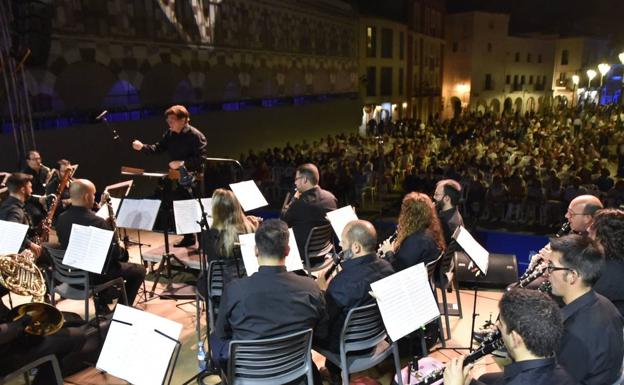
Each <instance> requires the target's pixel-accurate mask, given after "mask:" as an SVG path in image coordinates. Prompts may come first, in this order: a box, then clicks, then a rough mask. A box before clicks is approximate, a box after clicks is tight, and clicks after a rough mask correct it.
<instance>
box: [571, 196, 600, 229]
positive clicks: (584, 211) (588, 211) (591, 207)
mask: <svg viewBox="0 0 624 385" xmlns="http://www.w3.org/2000/svg"><path fill="white" fill-rule="evenodd" d="M600 209H602V202H600V199H598V198H597V197H595V196H593V195H580V196H578V197H576V198H574V199H572V202H570V205H569V206H568V211H567V213H566V215H565V217H566V219H567V220H568V222H569V223H570V228H571V229H572V231H575V232H577V233H585V232H587V229H589V226H590V225H591V223H592V217H593V216H594V213H595V212H596V211H598V210H600Z"/></svg>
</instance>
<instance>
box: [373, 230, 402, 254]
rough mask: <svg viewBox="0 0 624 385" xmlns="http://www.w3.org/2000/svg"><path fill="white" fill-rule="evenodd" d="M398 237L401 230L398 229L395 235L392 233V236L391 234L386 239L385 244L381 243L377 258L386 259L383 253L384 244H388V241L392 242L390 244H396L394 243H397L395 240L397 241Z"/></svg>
mask: <svg viewBox="0 0 624 385" xmlns="http://www.w3.org/2000/svg"><path fill="white" fill-rule="evenodd" d="M398 235H399V230H398V229H397V230H394V233H392V234H391V235H390V236H389V237H388V238H386V239H385V240H384V241H383V242H381V243H380V244H379V247H378V248H377V256H378V257H379V258H383V257H384V254H383V252H382V251H381V245H383V244H384V243H386V241H388V242H390V243H392V242H394V241H395V239H397V236H398Z"/></svg>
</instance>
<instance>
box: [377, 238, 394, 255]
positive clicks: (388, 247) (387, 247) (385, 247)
mask: <svg viewBox="0 0 624 385" xmlns="http://www.w3.org/2000/svg"><path fill="white" fill-rule="evenodd" d="M379 250H381V254H382V255H385V254H386V253H387V252H389V251H392V252H394V245H393V244H392V242H390V240H389V239H386V240H385V241H383V243H382V244H381V246H379Z"/></svg>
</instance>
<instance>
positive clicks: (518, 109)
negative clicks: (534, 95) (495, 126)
mask: <svg viewBox="0 0 624 385" xmlns="http://www.w3.org/2000/svg"><path fill="white" fill-rule="evenodd" d="M522 104H523V103H522V98H520V97H518V98H516V101H515V102H514V112H517V113H522Z"/></svg>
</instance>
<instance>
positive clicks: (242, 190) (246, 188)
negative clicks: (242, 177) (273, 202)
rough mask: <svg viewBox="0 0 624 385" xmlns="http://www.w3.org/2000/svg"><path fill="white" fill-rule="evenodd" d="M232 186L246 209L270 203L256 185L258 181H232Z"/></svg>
mask: <svg viewBox="0 0 624 385" xmlns="http://www.w3.org/2000/svg"><path fill="white" fill-rule="evenodd" d="M230 188H231V189H232V192H233V193H234V195H236V199H238V201H239V202H240V204H241V207H242V208H243V210H244V211H250V210H253V209H257V208H258V207H264V206H268V205H269V203H268V202H267V200H266V199H265V198H264V195H262V192H260V189H259V188H258V186H257V185H256V182H254V181H253V180H247V181H244V182H239V183H231V184H230Z"/></svg>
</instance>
